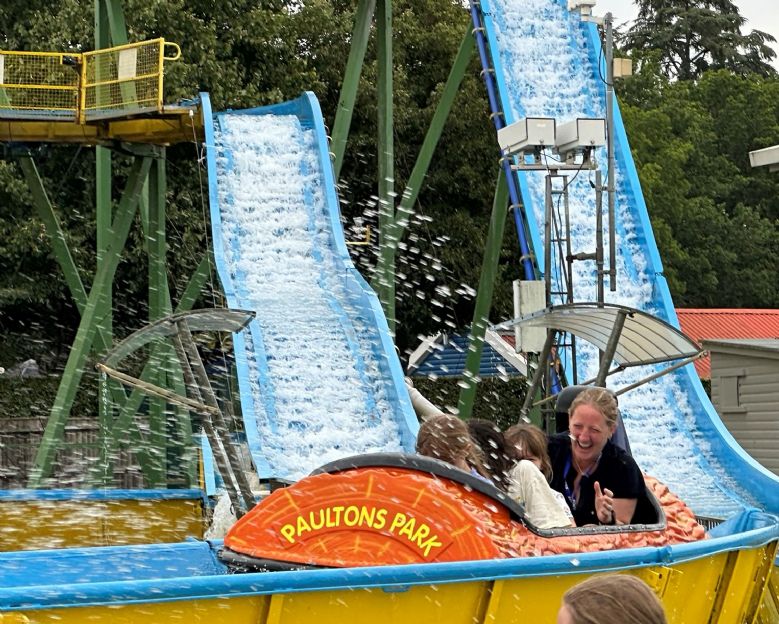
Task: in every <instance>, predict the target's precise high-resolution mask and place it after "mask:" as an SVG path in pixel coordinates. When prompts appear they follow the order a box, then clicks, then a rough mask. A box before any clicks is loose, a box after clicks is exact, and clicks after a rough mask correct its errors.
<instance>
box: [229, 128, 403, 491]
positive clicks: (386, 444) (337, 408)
mask: <svg viewBox="0 0 779 624" xmlns="http://www.w3.org/2000/svg"><path fill="white" fill-rule="evenodd" d="M216 146H217V188H218V198H219V207H220V212H221V219H222V228H221V232H222V242H223V244H224V251H225V253H224V255H225V260H226V263H227V266H228V269H229V272H230V277H231V281H232V282H233V284H234V285H235V290H236V299H237V301H236V302H235V303H236V304H237V306H238V307H240V308H243V309H249V310H254V311H255V312H256V313H257V317H256V320H255V321H254V322H253V324H252V328H251V329H252V331H251V332H244V340H245V343H246V353H247V357H248V363H249V375H248V376H249V380H250V382H251V401H250V404H249V405H247V404H244V411H245V412H246V411H247V410H248V411H250V412H252V413H253V414H254V415H255V417H256V421H257V429H258V431H259V436H260V445H261V447H262V448H261V453H262V454H263V455H264V457H265V459H266V460H267V461H268V463H269V465H270V468H271V471H272V473H273V474H274V475H275V476H278V477H284V478H288V479H297V478H300V477H301V476H304V475H306V474H308V473H309V472H310V471H311V470H312V469H313V468H316V467H318V466H320V465H322V464H324V463H326V462H328V461H332V460H334V459H338V458H340V457H344V456H348V455H354V454H358V453H368V452H380V451H399V450H401V448H400V442H399V438H400V434H399V430H398V426H397V424H396V421H395V420H394V417H393V413H392V407H391V406H390V405H389V403H388V399H387V397H386V392H385V390H384V385H383V383H382V380H381V374H380V372H379V366H378V363H377V362H376V359H375V358H376V356H375V355H374V352H373V351H372V349H371V348H370V341H372V340H373V341H375V340H378V338H377V336H376V331H375V329H374V328H372V327H371V326H370V325H368V324H367V323H364V322H363V321H362V320H361V319H360V318H359V315H358V314H357V313H356V312H355V310H353V309H351V308H350V306H349V304H348V299H347V294H346V292H345V290H344V284H343V281H344V268H343V263H341V262H339V259H338V258H337V257H336V254H335V251H334V245H333V239H332V232H331V231H330V226H329V221H328V215H327V212H326V205H325V200H324V189H323V181H322V179H323V178H322V172H321V170H320V166H319V162H318V159H317V151H316V146H315V136H314V131H313V130H308V129H305V128H303V127H301V124H300V122H299V120H298V118H297V117H295V116H278V115H239V114H232V115H231V114H227V115H221V116H220V117H219V125H218V127H217V128H216ZM242 396H243V397H244V398H243V400H244V401H246V400H247V399H246V391H245V390H243V392H242Z"/></svg>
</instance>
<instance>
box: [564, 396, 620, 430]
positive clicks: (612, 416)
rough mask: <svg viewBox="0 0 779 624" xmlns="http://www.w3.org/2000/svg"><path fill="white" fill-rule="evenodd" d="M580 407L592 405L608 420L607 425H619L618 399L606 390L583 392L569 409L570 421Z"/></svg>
mask: <svg viewBox="0 0 779 624" xmlns="http://www.w3.org/2000/svg"><path fill="white" fill-rule="evenodd" d="M580 405H590V406H592V407H594V408H595V409H597V410H598V411H599V412H600V413H601V414H603V417H604V418H605V419H606V424H607V425H608V426H609V427H613V426H614V425H616V424H617V399H616V398H615V397H614V393H613V392H612V391H611V390H607V389H606V388H587V390H582V391H581V392H580V393H579V395H578V396H577V397H576V398H575V399H574V400H573V403H571V407H569V408H568V417H569V419H570V418H571V417H572V416H573V413H574V412H575V411H576V408H577V407H579V406H580Z"/></svg>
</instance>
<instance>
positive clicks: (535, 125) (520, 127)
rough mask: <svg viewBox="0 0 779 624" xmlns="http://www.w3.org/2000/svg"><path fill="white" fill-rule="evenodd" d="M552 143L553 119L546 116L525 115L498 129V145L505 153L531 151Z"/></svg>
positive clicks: (553, 138)
mask: <svg viewBox="0 0 779 624" xmlns="http://www.w3.org/2000/svg"><path fill="white" fill-rule="evenodd" d="M554 144H555V120H554V119H551V118H548V117H526V118H524V119H520V120H519V121H517V122H514V123H513V124H510V125H508V126H506V127H504V128H501V129H500V130H498V145H500V149H501V150H502V151H504V152H506V153H507V154H517V153H519V152H533V151H536V150H539V149H543V148H545V147H554Z"/></svg>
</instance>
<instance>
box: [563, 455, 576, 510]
mask: <svg viewBox="0 0 779 624" xmlns="http://www.w3.org/2000/svg"><path fill="white" fill-rule="evenodd" d="M569 472H571V455H569V456H568V458H567V459H566V460H565V469H564V470H563V489H564V490H565V492H563V493H564V494H565V499H566V500H567V501H568V504H569V505H570V506H571V509H572V510H573V511H576V494H575V493H574V492H572V491H571V487H570V486H569V485H568V473H569Z"/></svg>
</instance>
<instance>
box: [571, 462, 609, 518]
mask: <svg viewBox="0 0 779 624" xmlns="http://www.w3.org/2000/svg"><path fill="white" fill-rule="evenodd" d="M602 454H603V453H601V455H602ZM601 455H598V458H597V459H596V460H595V463H594V464H593V465H592V466H591V467H590V468H588V469H587V470H585V471H584V472H582V473H581V476H580V478H579V482H578V483H576V478H575V477H574V483H576V485H575V486H574V488H573V490H571V486H569V485H568V474H569V473H570V472H571V468H572V467H573V466H572V459H573V449H571V454H570V455H568V457H567V458H566V460H565V469H564V470H563V489H564V490H565V492H563V494H564V495H565V498H566V500H567V501H568V504H569V505H570V506H571V509H572V510H573V511H576V501H577V500H578V499H579V494H580V492H581V487H582V479H583V478H584V477H589V476H590V475H591V474H592V473H593V472H595V470H596V468H597V467H598V464H599V463H600V458H601ZM576 473H577V474H578V473H579V471H578V470H577V471H576Z"/></svg>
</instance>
